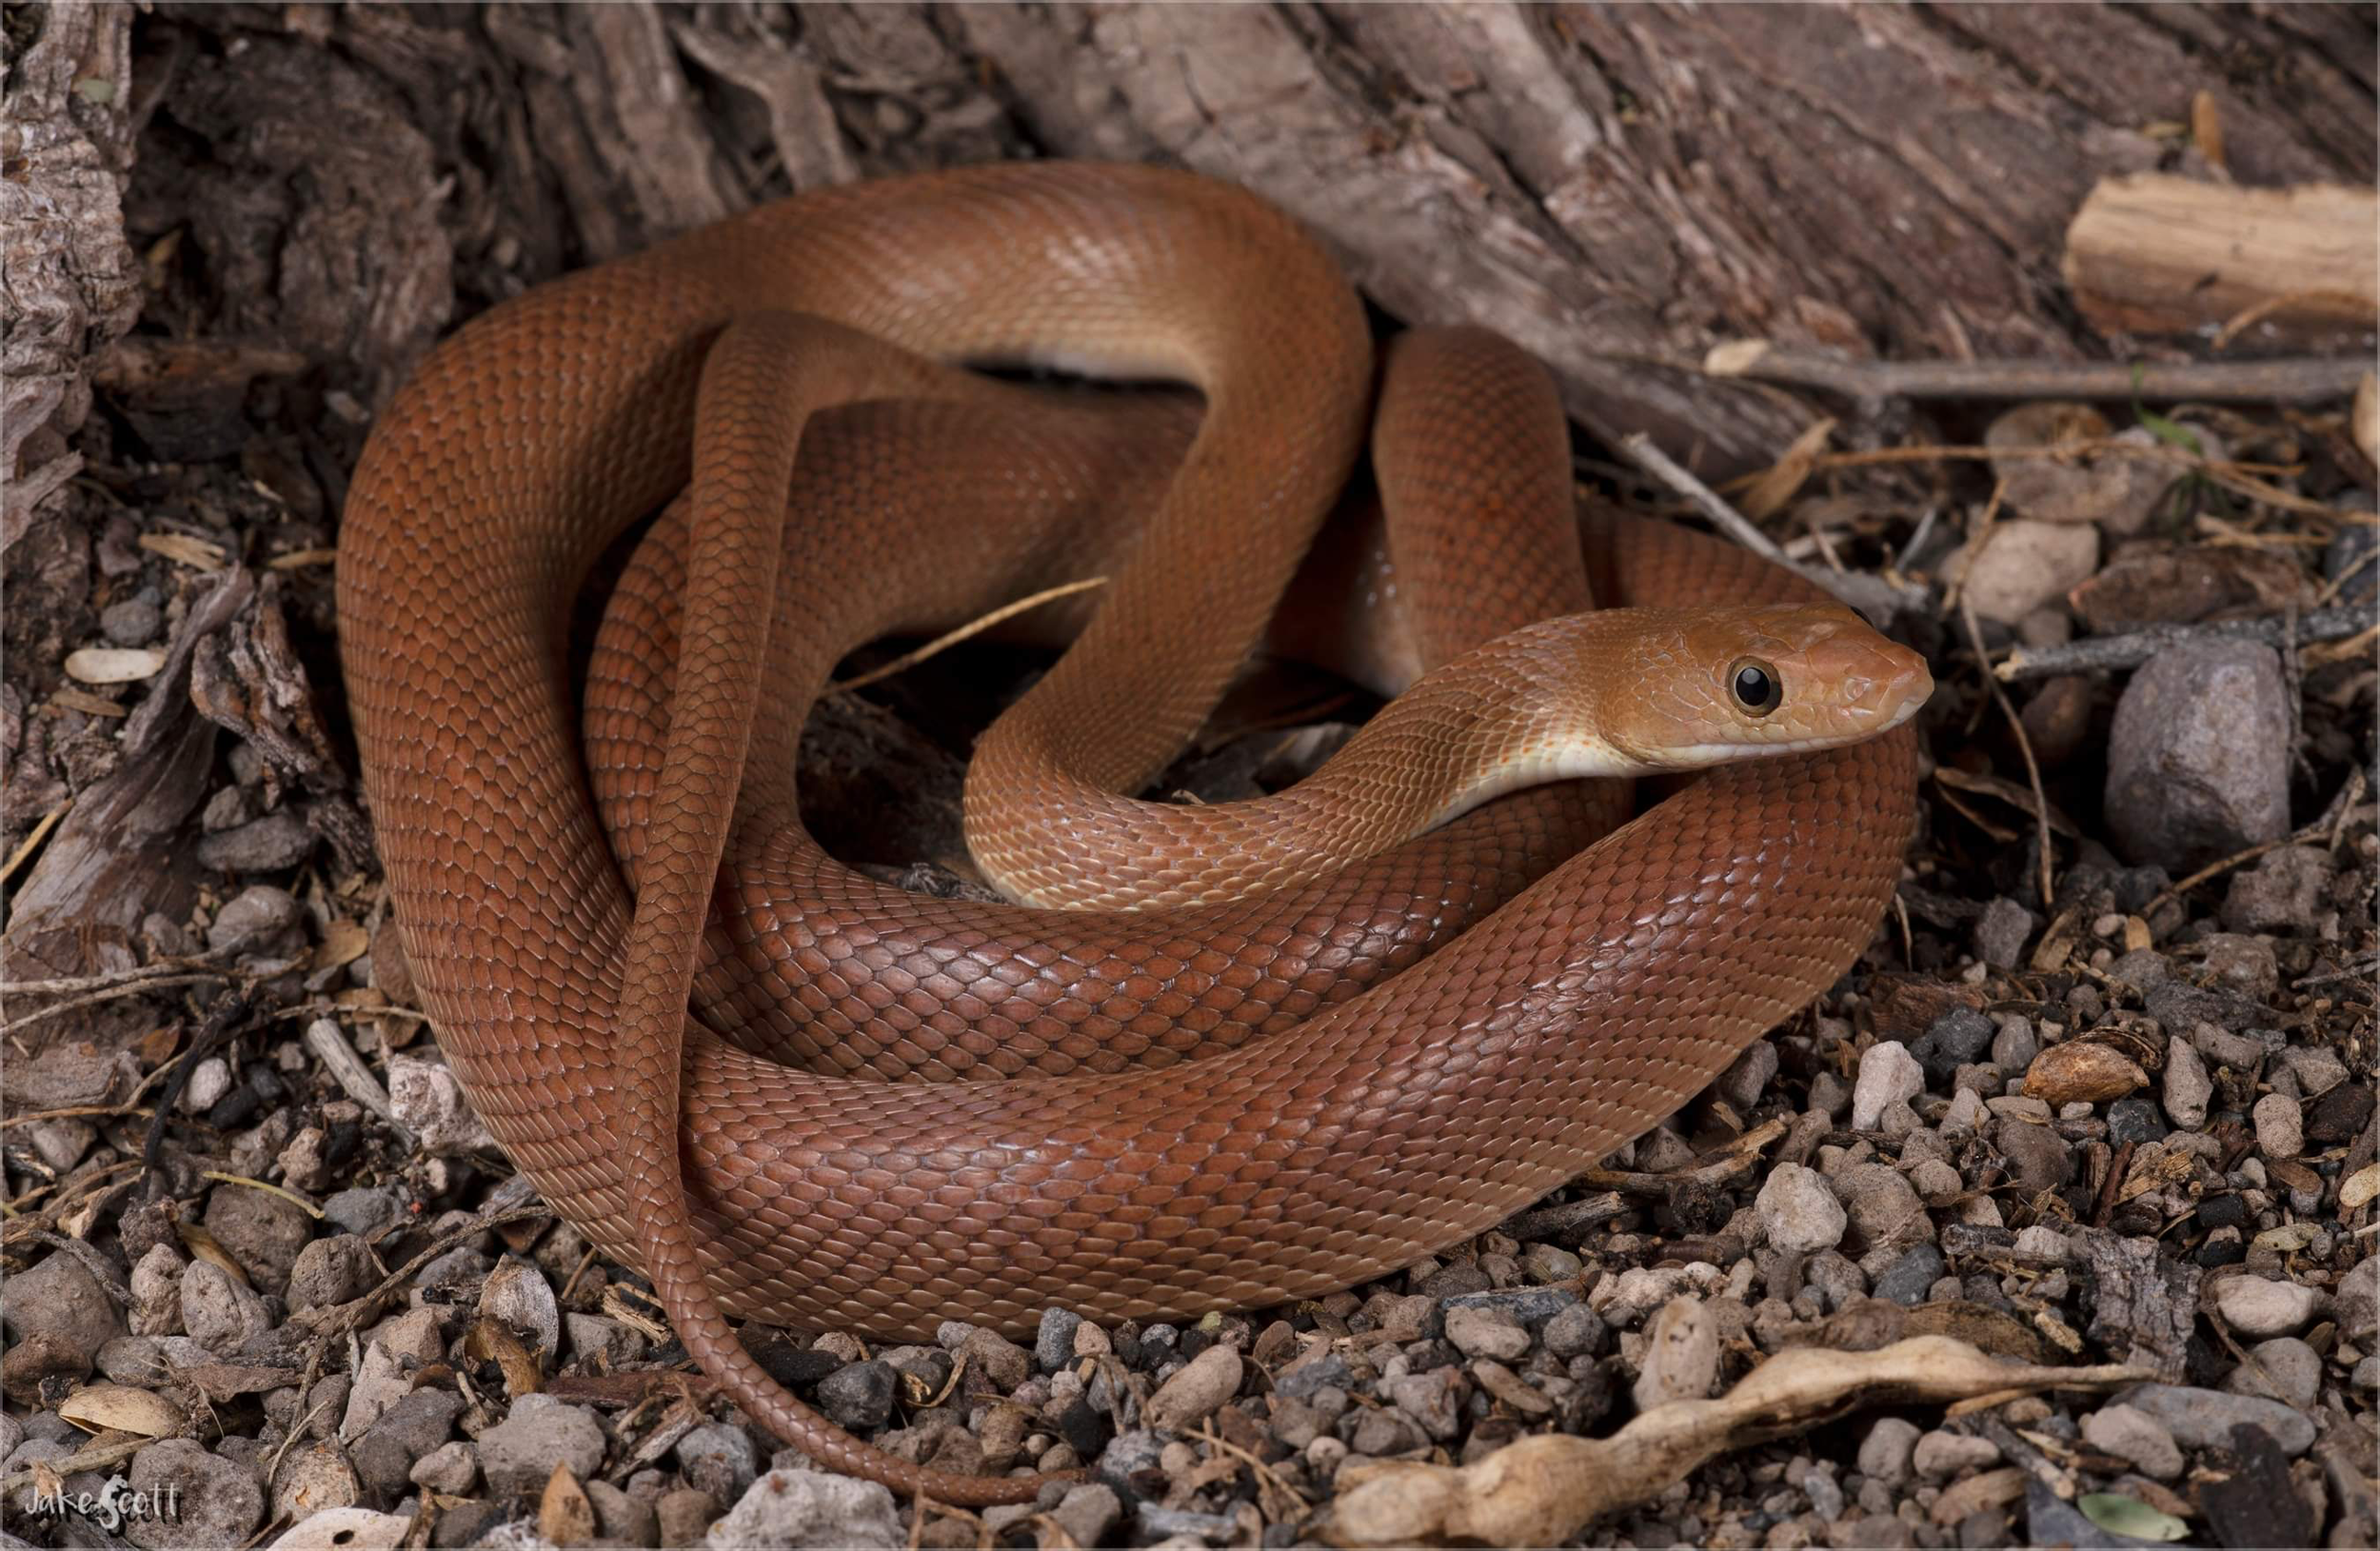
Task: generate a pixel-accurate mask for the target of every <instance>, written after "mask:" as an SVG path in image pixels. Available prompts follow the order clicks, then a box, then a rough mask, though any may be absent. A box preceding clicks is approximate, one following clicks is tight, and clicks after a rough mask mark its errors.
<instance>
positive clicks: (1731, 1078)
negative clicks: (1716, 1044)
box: [1711, 1040, 1776, 1115]
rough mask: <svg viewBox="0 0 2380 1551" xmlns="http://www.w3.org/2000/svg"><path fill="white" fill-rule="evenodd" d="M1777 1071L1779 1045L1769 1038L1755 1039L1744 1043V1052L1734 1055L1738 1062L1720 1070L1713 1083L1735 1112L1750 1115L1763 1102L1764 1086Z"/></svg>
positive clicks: (1717, 1091)
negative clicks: (1777, 1048)
mask: <svg viewBox="0 0 2380 1551" xmlns="http://www.w3.org/2000/svg"><path fill="white" fill-rule="evenodd" d="M1775 1075H1776V1046H1775V1044H1771V1043H1770V1042H1768V1041H1767V1040H1755V1041H1754V1042H1753V1043H1752V1044H1748V1045H1746V1046H1744V1053H1743V1054H1742V1055H1740V1056H1737V1057H1736V1058H1735V1064H1733V1065H1731V1066H1729V1067H1728V1068H1727V1070H1725V1071H1723V1072H1721V1073H1719V1075H1718V1080H1717V1081H1716V1082H1715V1083H1713V1084H1711V1086H1712V1088H1713V1089H1714V1090H1715V1091H1716V1093H1717V1094H1718V1096H1719V1097H1720V1098H1722V1099H1724V1100H1726V1101H1727V1103H1728V1104H1730V1105H1732V1106H1733V1107H1734V1109H1735V1113H1736V1114H1738V1115H1749V1114H1751V1113H1752V1108H1753V1106H1754V1105H1755V1104H1758V1103H1759V1102H1760V1093H1761V1090H1762V1089H1764V1088H1766V1087H1767V1086H1768V1085H1769V1079H1770V1078H1772V1077H1775Z"/></svg>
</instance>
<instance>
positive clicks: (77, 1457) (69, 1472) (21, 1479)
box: [0, 1438, 157, 1496]
mask: <svg viewBox="0 0 2380 1551" xmlns="http://www.w3.org/2000/svg"><path fill="white" fill-rule="evenodd" d="M154 1442H157V1441H156V1440H155V1439H153V1438H131V1439H123V1440H119V1441H118V1442H113V1443H100V1444H96V1445H94V1446H92V1447H89V1448H85V1449H82V1450H79V1451H77V1452H76V1453H73V1454H69V1455H68V1456H67V1457H66V1458H65V1459H63V1460H51V1461H49V1462H48V1464H49V1466H50V1469H52V1470H54V1471H56V1472H57V1473H58V1474H59V1475H60V1476H75V1475H80V1474H81V1473H82V1472H84V1471H86V1470H105V1469H107V1468H108V1467H109V1465H119V1464H122V1463H123V1462H125V1461H127V1460H129V1459H130V1458H131V1457H132V1456H133V1455H135V1454H138V1453H139V1452H140V1451H141V1450H143V1449H145V1448H147V1447H149V1444H151V1443H154ZM32 1481H33V1473H32V1472H31V1471H30V1470H20V1471H18V1472H17V1473H16V1474H15V1475H13V1476H10V1478H9V1479H8V1480H6V1481H0V1494H6V1495H9V1496H14V1495H15V1493H16V1492H17V1490H18V1489H19V1488H20V1487H25V1486H30V1485H31V1484H32Z"/></svg>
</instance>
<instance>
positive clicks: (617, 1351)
mask: <svg viewBox="0 0 2380 1551" xmlns="http://www.w3.org/2000/svg"><path fill="white" fill-rule="evenodd" d="M562 1328H563V1333H564V1343H565V1345H566V1346H567V1347H568V1348H569V1350H570V1351H571V1352H572V1353H573V1354H574V1355H576V1356H577V1358H578V1360H579V1361H580V1362H592V1363H598V1364H601V1365H602V1366H604V1367H605V1368H618V1367H620V1366H621V1365H622V1364H624V1363H628V1362H635V1361H636V1360H637V1359H639V1358H641V1357H643V1356H644V1355H645V1349H646V1348H647V1347H649V1346H650V1345H651V1344H652V1342H650V1341H649V1340H648V1339H647V1338H646V1337H645V1332H644V1331H642V1330H639V1329H638V1328H636V1326H634V1325H632V1324H626V1323H624V1322H621V1321H619V1320H614V1319H611V1318H608V1317H607V1316H605V1315H601V1314H578V1313H571V1314H565V1315H564V1316H563V1317H562Z"/></svg>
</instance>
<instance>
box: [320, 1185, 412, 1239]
mask: <svg viewBox="0 0 2380 1551" xmlns="http://www.w3.org/2000/svg"><path fill="white" fill-rule="evenodd" d="M404 1211H405V1199H404V1197H403V1196H402V1195H401V1194H400V1193H399V1192H398V1191H396V1190H395V1189H393V1188H391V1187H389V1186H387V1185H381V1186H378V1187H376V1188H373V1189H358V1190H342V1191H340V1192H339V1193H338V1194H337V1195H334V1196H332V1197H331V1198H330V1199H329V1200H327V1201H326V1202H324V1203H323V1219H324V1221H325V1222H327V1223H329V1224H330V1225H331V1226H333V1227H335V1228H338V1229H339V1230H341V1231H342V1232H345V1233H352V1234H357V1235H359V1236H361V1237H364V1238H367V1239H368V1238H370V1237H371V1235H372V1234H373V1233H374V1232H375V1231H376V1230H378V1229H380V1228H383V1227H386V1226H387V1225H388V1224H389V1223H393V1222H395V1221H396V1220H397V1219H398V1217H400V1216H401V1215H403V1213H404Z"/></svg>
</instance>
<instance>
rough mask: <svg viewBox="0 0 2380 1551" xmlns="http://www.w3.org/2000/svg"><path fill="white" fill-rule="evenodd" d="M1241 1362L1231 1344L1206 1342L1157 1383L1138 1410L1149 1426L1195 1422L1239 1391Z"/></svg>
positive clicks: (1171, 1428) (1172, 1427) (1169, 1427)
mask: <svg viewBox="0 0 2380 1551" xmlns="http://www.w3.org/2000/svg"><path fill="white" fill-rule="evenodd" d="M1244 1366H1245V1365H1244V1364H1243V1363H1242V1362H1240V1354H1239V1352H1237V1351H1235V1350H1234V1349H1233V1348H1231V1347H1229V1346H1210V1347H1208V1348H1207V1349H1206V1350H1205V1351H1203V1352H1200V1354H1199V1355H1198V1356H1197V1357H1195V1358H1193V1359H1192V1360H1191V1361H1190V1362H1189V1364H1188V1365H1187V1366H1186V1367H1184V1368H1183V1369H1182V1370H1181V1371H1180V1373H1177V1374H1175V1375H1174V1376H1173V1377H1172V1378H1171V1379H1168V1380H1166V1381H1165V1382H1163V1383H1162V1384H1160V1385H1159V1386H1158V1388H1157V1393H1156V1394H1154V1395H1152V1396H1150V1397H1149V1403H1148V1405H1147V1407H1146V1408H1145V1410H1144V1411H1143V1413H1142V1414H1143V1415H1144V1416H1146V1417H1147V1418H1148V1423H1149V1425H1150V1426H1152V1427H1156V1428H1159V1429H1160V1430H1164V1431H1179V1430H1180V1429H1181V1428H1184V1427H1191V1426H1195V1425H1197V1424H1198V1422H1200V1421H1201V1420H1202V1419H1204V1418H1207V1417H1211V1416H1213V1415H1214V1414H1215V1412H1216V1411H1217V1410H1218V1409H1219V1408H1220V1406H1221V1405H1222V1403H1223V1402H1225V1401H1227V1400H1230V1399H1231V1398H1232V1397H1233V1396H1234V1395H1236V1394H1238V1393H1239V1392H1240V1376H1241V1374H1242V1372H1243V1371H1244Z"/></svg>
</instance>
